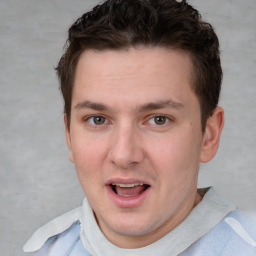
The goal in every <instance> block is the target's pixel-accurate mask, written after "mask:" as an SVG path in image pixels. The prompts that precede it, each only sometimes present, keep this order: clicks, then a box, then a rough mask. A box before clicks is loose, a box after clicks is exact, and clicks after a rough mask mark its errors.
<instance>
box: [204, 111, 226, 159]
mask: <svg viewBox="0 0 256 256" xmlns="http://www.w3.org/2000/svg"><path fill="white" fill-rule="evenodd" d="M223 126H224V110H223V108H221V107H216V108H215V110H214V112H213V114H212V116H210V117H209V118H208V120H207V122H206V128H205V132H204V135H203V144H202V150H201V156H200V162H201V163H206V162H208V161H210V160H211V159H212V158H213V157H214V156H215V154H216V152H217V150H218V147H219V142H220V135H221V131H222V128H223Z"/></svg>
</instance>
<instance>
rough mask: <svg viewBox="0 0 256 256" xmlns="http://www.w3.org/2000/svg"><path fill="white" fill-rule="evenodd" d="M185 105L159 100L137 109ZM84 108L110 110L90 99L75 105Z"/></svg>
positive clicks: (176, 107)
mask: <svg viewBox="0 0 256 256" xmlns="http://www.w3.org/2000/svg"><path fill="white" fill-rule="evenodd" d="M183 107H184V105H183V104H182V103H179V102H176V101H173V100H166V101H157V102H150V103H146V104H143V105H141V106H138V107H137V108H136V110H137V111H138V112H139V113H141V112H146V111H151V110H156V109H162V108H174V109H180V108H183ZM84 108H88V109H93V110H97V111H107V110H109V108H108V107H107V106H106V105H104V104H102V103H97V102H92V101H88V100H85V101H82V102H80V103H78V104H77V105H76V106H75V109H84Z"/></svg>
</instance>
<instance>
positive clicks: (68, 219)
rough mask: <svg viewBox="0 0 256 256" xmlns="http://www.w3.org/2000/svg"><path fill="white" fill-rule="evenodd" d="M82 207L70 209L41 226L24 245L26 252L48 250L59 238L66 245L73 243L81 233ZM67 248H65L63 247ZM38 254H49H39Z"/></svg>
mask: <svg viewBox="0 0 256 256" xmlns="http://www.w3.org/2000/svg"><path fill="white" fill-rule="evenodd" d="M80 218H81V207H79V208H76V209H74V210H72V211H69V212H67V213H65V214H63V215H61V216H59V217H57V218H55V219H53V220H52V221H50V222H48V223H47V224H46V225H44V226H42V227H41V228H39V229H38V230H37V231H36V232H35V233H34V234H33V235H32V237H31V238H30V239H29V240H28V241H27V243H26V244H25V245H24V247H23V250H24V252H35V251H38V250H40V249H41V250H40V251H46V250H48V248H49V247H51V246H52V245H53V244H56V242H57V240H62V244H63V245H65V246H64V247H66V248H68V247H69V244H73V243H74V242H75V241H76V239H77V238H78V237H79V234H80V221H79V220H80ZM63 249H65V248H63ZM38 255H47V254H46V253H44V254H40V253H39V254H38Z"/></svg>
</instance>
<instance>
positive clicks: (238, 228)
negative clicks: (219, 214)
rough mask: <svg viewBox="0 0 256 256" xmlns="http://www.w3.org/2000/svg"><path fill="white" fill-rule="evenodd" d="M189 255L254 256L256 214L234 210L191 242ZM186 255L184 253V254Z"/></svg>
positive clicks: (255, 252)
mask: <svg viewBox="0 0 256 256" xmlns="http://www.w3.org/2000/svg"><path fill="white" fill-rule="evenodd" d="M188 252H189V253H190V254H189V255H205V254H204V253H205V252H207V255H209V256H214V255H222V256H229V255H233V256H236V255H247V256H256V216H253V215H252V214H247V213H244V212H241V211H239V210H234V211H232V212H230V213H229V214H228V215H227V216H225V217H224V218H223V219H222V220H221V221H220V222H219V223H218V224H217V225H216V226H215V227H214V228H213V229H211V230H210V231H209V232H208V233H206V234H205V235H204V236H203V237H201V238H200V239H199V240H198V241H197V242H196V243H195V244H193V245H192V246H191V247H190V248H189V250H188ZM184 255H186V254H184Z"/></svg>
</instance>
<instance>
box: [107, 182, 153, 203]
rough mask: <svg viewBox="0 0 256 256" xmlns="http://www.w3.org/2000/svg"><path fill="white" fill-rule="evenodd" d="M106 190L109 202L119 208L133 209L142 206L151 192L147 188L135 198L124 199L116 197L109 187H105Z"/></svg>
mask: <svg viewBox="0 0 256 256" xmlns="http://www.w3.org/2000/svg"><path fill="white" fill-rule="evenodd" d="M106 188H107V192H108V195H109V198H110V200H112V201H113V202H114V203H115V204H116V205H117V206H118V207H121V208H135V207H138V206H140V205H142V203H143V202H144V201H145V200H146V197H147V196H148V194H149V192H150V190H151V187H149V188H147V189H146V190H145V191H143V192H142V193H140V194H138V195H136V196H130V197H124V196H119V195H117V194H116V193H115V192H114V191H113V189H112V188H111V186H110V185H108V186H106Z"/></svg>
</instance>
